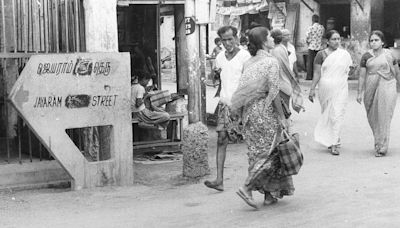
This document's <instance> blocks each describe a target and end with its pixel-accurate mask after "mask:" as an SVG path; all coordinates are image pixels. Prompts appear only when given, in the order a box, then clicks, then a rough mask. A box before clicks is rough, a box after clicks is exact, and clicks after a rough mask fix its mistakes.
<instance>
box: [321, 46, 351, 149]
mask: <svg viewBox="0 0 400 228" xmlns="http://www.w3.org/2000/svg"><path fill="white" fill-rule="evenodd" d="M351 64H352V59H351V56H350V54H349V53H348V52H347V51H346V50H343V49H337V50H336V51H334V52H332V53H331V54H330V55H328V57H326V59H325V61H324V62H323V63H322V66H321V78H320V80H319V82H318V98H319V102H320V104H321V113H322V115H321V117H320V119H319V120H318V123H317V126H316V127H315V130H314V138H315V141H317V142H319V143H321V144H322V145H324V146H327V147H329V146H332V145H337V144H339V142H340V130H341V127H342V124H343V120H344V115H345V108H346V102H347V97H348V93H349V91H348V84H347V78H348V73H349V70H350V66H351Z"/></svg>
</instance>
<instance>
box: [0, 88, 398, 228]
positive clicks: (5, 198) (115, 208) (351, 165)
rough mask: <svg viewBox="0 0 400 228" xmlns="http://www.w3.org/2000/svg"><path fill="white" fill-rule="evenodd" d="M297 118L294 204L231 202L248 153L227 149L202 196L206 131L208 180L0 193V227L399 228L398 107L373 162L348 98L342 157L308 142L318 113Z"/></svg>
mask: <svg viewBox="0 0 400 228" xmlns="http://www.w3.org/2000/svg"><path fill="white" fill-rule="evenodd" d="M306 109H307V111H306V112H305V113H302V114H300V115H295V116H294V123H295V129H296V131H298V132H299V133H300V135H301V147H302V150H303V152H304V155H305V164H304V166H303V168H302V170H301V173H300V174H299V175H297V176H295V177H294V182H295V187H296V191H295V194H294V195H293V196H290V197H286V198H284V199H283V200H280V201H279V202H278V203H277V204H275V205H273V206H269V207H263V206H261V204H262V200H263V197H262V195H261V194H258V193H255V194H254V195H255V199H256V201H257V202H259V204H260V209H259V210H254V209H251V208H250V207H248V206H247V205H246V204H245V203H244V202H243V201H242V200H241V199H240V198H239V197H238V196H237V195H236V194H235V191H236V189H237V187H238V186H240V184H241V183H242V182H243V181H244V178H245V176H246V172H247V158H246V147H245V145H243V144H240V145H238V144H235V145H229V147H228V156H227V162H226V174H225V191H224V192H221V193H219V192H215V191H213V190H211V189H207V188H206V187H204V185H203V184H202V182H203V181H204V179H207V178H213V177H214V174H215V159H214V157H215V144H216V134H215V131H213V129H210V134H211V136H212V140H211V141H210V152H209V157H210V165H211V167H212V174H213V175H212V177H207V178H204V179H201V180H197V181H186V180H184V179H182V178H181V177H180V176H179V175H180V173H181V162H172V163H165V164H157V165H142V164H135V177H136V179H135V181H136V183H135V185H134V186H130V187H104V188H96V189H92V190H82V191H76V192H71V191H68V190H64V189H44V190H35V191H23V192H2V193H0V227H52V228H54V227H398V226H400V216H399V215H400V127H399V126H400V111H399V110H400V102H398V104H397V109H396V112H395V117H394V119H393V123H392V135H391V143H390V151H389V154H388V156H387V157H383V158H375V157H374V156H373V138H372V133H371V131H370V129H369V126H368V123H367V119H366V115H365V111H364V109H363V107H362V106H360V105H359V104H357V103H356V102H355V91H354V90H352V91H351V92H350V98H349V104H348V109H347V114H346V121H345V125H344V128H343V134H342V148H341V155H340V156H332V155H330V154H329V153H328V151H327V149H326V148H324V147H322V146H320V145H318V144H316V143H315V142H314V141H313V139H312V132H313V127H314V126H315V123H316V121H317V118H318V116H319V104H318V103H317V104H311V103H309V102H306Z"/></svg>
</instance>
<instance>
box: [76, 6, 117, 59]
mask: <svg viewBox="0 0 400 228" xmlns="http://www.w3.org/2000/svg"><path fill="white" fill-rule="evenodd" d="M83 4H84V8H85V29H86V51H87V52H99V51H101V52H118V25H117V0H84V3H83Z"/></svg>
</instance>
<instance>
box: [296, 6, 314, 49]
mask: <svg viewBox="0 0 400 228" xmlns="http://www.w3.org/2000/svg"><path fill="white" fill-rule="evenodd" d="M304 1H305V2H306V3H307V4H308V5H309V6H310V7H311V8H313V9H314V12H312V11H311V10H310V9H309V8H308V7H307V6H306V5H305V4H304V3H302V2H301V1H299V0H292V1H291V3H300V15H299V22H298V23H299V24H298V26H297V38H296V49H297V52H302V51H307V44H306V33H307V28H308V27H309V26H310V25H311V24H312V20H311V19H312V15H314V14H317V15H319V12H320V11H319V10H320V7H319V4H318V3H317V2H315V1H314V0H304Z"/></svg>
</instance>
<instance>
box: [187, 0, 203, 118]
mask: <svg viewBox="0 0 400 228" xmlns="http://www.w3.org/2000/svg"><path fill="white" fill-rule="evenodd" d="M185 17H193V18H194V17H195V0H186V1H185ZM186 45H187V46H186V53H187V56H186V57H187V64H188V82H189V87H188V98H189V100H188V111H189V123H196V122H199V121H200V118H201V111H200V110H201V101H200V99H201V89H200V61H199V25H195V30H194V32H193V33H192V34H190V35H186Z"/></svg>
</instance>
